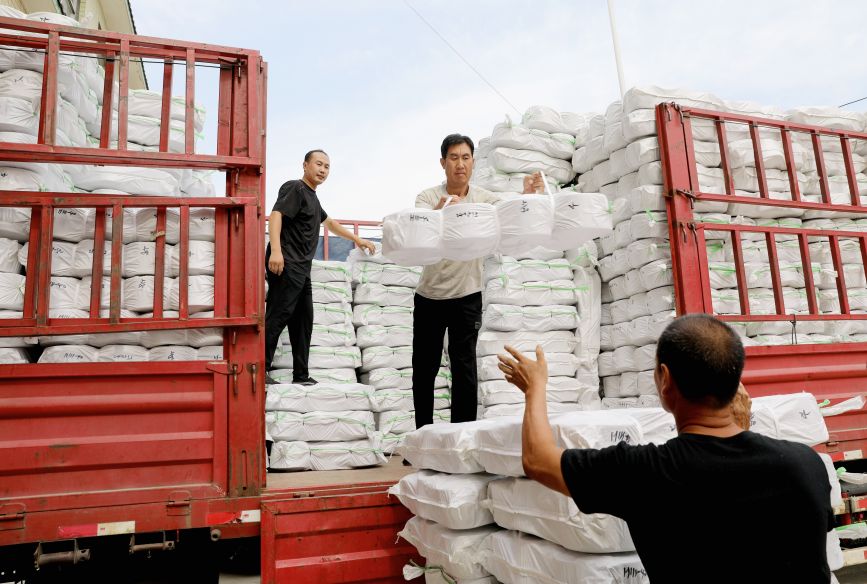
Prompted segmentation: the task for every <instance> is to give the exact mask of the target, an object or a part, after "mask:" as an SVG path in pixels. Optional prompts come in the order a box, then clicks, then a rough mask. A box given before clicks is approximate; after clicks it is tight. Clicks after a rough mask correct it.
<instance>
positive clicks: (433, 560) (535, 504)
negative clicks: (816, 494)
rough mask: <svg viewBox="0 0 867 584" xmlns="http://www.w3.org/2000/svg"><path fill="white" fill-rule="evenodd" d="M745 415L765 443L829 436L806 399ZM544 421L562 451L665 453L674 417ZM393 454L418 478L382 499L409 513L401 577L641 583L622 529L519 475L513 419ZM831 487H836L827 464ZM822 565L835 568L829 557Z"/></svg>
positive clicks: (452, 429)
mask: <svg viewBox="0 0 867 584" xmlns="http://www.w3.org/2000/svg"><path fill="white" fill-rule="evenodd" d="M801 412H809V413H808V415H806V416H803V415H801ZM753 418H754V426H753V428H752V429H753V430H754V431H756V432H759V433H762V434H765V435H768V436H771V437H774V438H779V439H786V440H793V441H797V442H800V443H803V444H808V445H815V444H818V443H821V442H823V441H825V440H827V437H828V432H827V428H826V427H825V423H824V420H823V419H822V416H821V414H820V413H819V410H818V406H817V405H816V401H815V399H814V398H813V396H812V395H810V394H806V393H801V394H791V395H784V396H771V397H764V398H756V399H755V400H754V401H753ZM551 422H552V428H553V431H554V436H555V439H556V441H557V442H558V445H559V446H560V447H562V448H602V447H605V446H609V445H611V444H613V443H616V442H620V441H622V442H627V443H630V444H650V443H652V444H662V443H664V442H666V441H668V440H669V439H671V438H672V437H673V436H674V435H675V433H676V429H675V424H674V419H673V417H672V416H671V415H670V414H668V413H667V412H665V411H663V410H662V409H660V408H646V409H638V408H635V409H629V410H620V411H611V410H603V411H596V412H573V413H570V414H564V415H560V416H554V417H553V418H552V420H551ZM401 452H402V453H403V454H404V456H405V457H406V458H407V459H408V460H409V461H411V462H412V464H413V466H415V467H416V468H418V469H419V471H418V472H416V473H414V474H411V475H407V476H406V477H404V478H403V479H402V480H401V481H400V482H399V483H398V484H397V485H395V486H394V487H392V489H391V490H390V492H391V493H392V494H394V495H396V496H397V497H398V498H399V499H400V500H401V502H402V503H403V504H404V505H405V506H406V507H407V508H409V510H410V511H412V513H413V514H414V515H415V517H413V518H412V519H410V521H409V522H408V523H407V524H406V527H405V528H404V530H403V531H402V532H401V534H400V535H401V536H402V537H403V538H404V539H406V540H407V541H409V542H410V543H412V544H413V545H414V546H415V547H416V549H417V550H418V551H419V553H420V554H421V555H422V556H423V557H424V558H425V560H426V565H425V566H423V567H414V568H409V567H408V568H407V574H408V575H409V576H416V575H421V574H422V573H424V575H425V576H426V580H427V581H428V582H458V583H460V582H473V583H475V582H486V583H487V582H498V581H501V582H519V581H525V580H526V579H528V578H529V579H531V580H532V581H543V582H587V581H594V582H596V581H599V582H612V581H619V580H617V578H615V577H613V576H612V574H613V573H617V574H627V575H628V577H627V578H626V579H625V580H628V581H630V582H633V581H634V582H647V581H648V580H647V575H646V573H645V571H644V569H643V566H642V565H641V561H640V560H639V558H638V556H637V554H635V552H634V549H635V548H634V545H633V542H632V539H631V537H630V534H629V530H628V528H627V525H626V523H625V522H623V521H622V520H621V519H618V518H616V517H613V516H609V515H604V514H592V515H588V514H585V513H582V512H581V511H580V510H579V509H578V508H577V506H576V505H575V503H574V502H573V501H572V499H571V498H570V497H566V496H564V495H561V494H560V493H557V492H555V491H553V490H549V489H547V488H546V487H543V486H542V485H541V484H539V483H537V482H535V481H533V480H530V479H528V478H525V476H524V472H523V465H522V460H521V421H520V420H519V419H515V418H511V419H502V418H501V419H492V420H480V421H478V422H471V423H467V424H460V425H455V426H452V425H446V426H432V427H426V428H423V429H421V430H419V431H417V432H414V433H413V434H410V435H409V436H408V437H407V438H406V440H405V442H404V444H403V446H402V447H401ZM825 462H826V465H828V464H829V459H826V460H825ZM829 479H832V485H833V484H834V483H836V476H835V473H834V472H833V465H831V466H830V468H829ZM837 499H838V501H837V502H839V497H837ZM833 500H834V491H833V490H832V501H833ZM828 549H829V558H835V557H839V556H840V551H839V544H838V543H837V542H836V540H835V538H834V537H833V534H831V535H830V536H829V543H828ZM831 566H832V569H836V568H839V567H840V564H837V563H834V561H833V560H832V562H831ZM527 581H529V580H527Z"/></svg>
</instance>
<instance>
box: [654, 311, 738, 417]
mask: <svg viewBox="0 0 867 584" xmlns="http://www.w3.org/2000/svg"><path fill="white" fill-rule="evenodd" d="M656 363H657V366H659V365H666V366H667V367H668V370H669V371H670V372H671V376H672V377H673V378H674V381H675V383H677V387H678V389H679V390H680V393H681V394H682V395H683V397H685V398H686V399H687V400H689V401H691V402H694V403H703V404H706V405H709V406H712V407H716V408H721V407H724V406H726V405H728V404H729V403H731V401H732V400H733V399H734V397H735V394H736V393H737V391H738V384H739V383H740V381H741V373H742V372H743V370H744V345H743V343H742V342H741V339H740V337H739V336H738V334H737V333H736V332H735V331H734V330H733V329H732V328H731V327H730V326H728V325H727V324H726V323H724V322H722V321H721V320H718V319H716V318H714V317H712V316H710V315H709V314H688V315H686V316H681V317H679V318H676V319H674V321H672V322H671V323H670V324H669V325H668V326H667V327H665V330H664V331H663V332H662V334H661V335H660V336H659V341H657V345H656Z"/></svg>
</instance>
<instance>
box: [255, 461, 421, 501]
mask: <svg viewBox="0 0 867 584" xmlns="http://www.w3.org/2000/svg"><path fill="white" fill-rule="evenodd" d="M402 461H403V459H402V458H401V457H400V456H393V457H391V458H390V459H389V461H388V463H387V464H385V465H383V466H376V467H371V468H356V469H349V470H311V471H304V472H268V476H267V483H266V487H265V496H266V497H270V496H272V495H277V494H279V493H281V492H285V491H294V490H297V489H308V488H309V489H311V490H319V489H323V488H334V487H345V486H349V485H353V486H354V485H366V484H381V483H390V484H393V483H396V482H397V481H399V480H400V479H401V478H403V477H404V476H406V475H408V474H409V473H411V472H414V470H415V469H413V468H412V467H411V466H403V464H401V463H402Z"/></svg>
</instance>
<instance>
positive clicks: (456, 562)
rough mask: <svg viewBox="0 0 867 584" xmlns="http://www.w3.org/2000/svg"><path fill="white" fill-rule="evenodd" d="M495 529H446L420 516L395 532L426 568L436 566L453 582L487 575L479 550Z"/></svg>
mask: <svg viewBox="0 0 867 584" xmlns="http://www.w3.org/2000/svg"><path fill="white" fill-rule="evenodd" d="M497 531H499V528H498V527H496V526H483V527H476V528H473V529H460V530H458V529H449V528H447V527H444V526H442V525H440V524H439V523H436V522H434V521H429V520H427V519H423V518H421V517H413V518H411V519H410V520H409V521H408V522H407V523H406V526H405V527H404V528H403V530H402V531H400V532H399V533H398V535H399V536H400V537H402V538H403V539H405V540H406V541H408V542H409V543H411V544H412V545H413V546H415V548H416V549H417V550H418V553H419V554H421V555H422V557H424V558H425V559H426V560H427V563H428V565H430V566H439V567H441V568H442V569H443V571H444V572H445V573H447V574H448V575H449V576H450V577H451V578H454V579H457V581H459V582H460V581H463V580H464V579H472V578H482V577H484V576H487V575H488V572H487V571H486V570H485V569H484V568H482V566H481V563H480V562H481V560H480V558H481V553H480V552H481V549H482V546H483V544H484V541H485V540H486V539H487V538H488V536H489V535H491V534H493V533H496V532H497Z"/></svg>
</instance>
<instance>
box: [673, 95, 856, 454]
mask: <svg viewBox="0 0 867 584" xmlns="http://www.w3.org/2000/svg"><path fill="white" fill-rule="evenodd" d="M656 119H657V127H658V129H659V145H660V155H661V159H662V166H663V175H664V183H665V188H664V193H665V196H666V197H667V201H666V205H667V210H668V221H669V235H670V240H671V254H672V263H673V277H674V287H675V296H676V303H677V312H678V314H687V313H694V312H705V313H710V314H713V313H714V305H713V298H712V289H711V284H710V276H709V269H708V267H709V266H708V254H707V247H706V240H705V232H706V231H714V232H717V233H719V232H724V233H727V234H728V235H727V236H728V237H729V242H730V245H731V249H732V252H733V257H734V266H735V275H736V278H737V283H738V286H737V288H738V295H739V304H740V314H735V315H732V314H727V315H720V318H722V319H723V320H727V321H737V322H759V321H787V322H791V323H792V324H793V327H796V326H797V323H798V322H804V321H852V320H864V319H867V314H865V313H857V312H853V311H851V310H850V308H849V302H848V296H847V294H848V292H847V291H848V287H847V283H846V280H845V274H844V269H843V261H842V258H841V250H840V244H841V239H845V240H850V239H851V240H856V241H857V242H858V245H859V247H860V252H861V260H862V262H863V263H864V265H865V266H867V233H864V232H857V231H842V230H841V231H836V230H820V229H807V228H786V227H764V226H748V225H738V224H728V225H726V224H722V225H721V224H717V223H706V222H701V221H700V220H696V218H695V216H694V205H695V203H696V202H698V201H715V202H723V203H729V204H734V203H738V204H746V205H764V206H768V207H788V208H797V209H805V210H814V211H838V212H846V213H850V214H851V213H857V214H864V217H867V206H864V205H862V201H861V198H860V195H861V193H859V185H858V181H857V177H856V173H855V168H854V165H853V162H852V142H853V141H855V140H867V134H863V133H858V132H851V131H843V130H832V129H829V128H827V127H821V126H809V125H803V124H795V123H790V122H787V121H780V120H771V119H765V118H757V117H751V116H744V115H737V114H729V113H721V112H717V111H707V110H701V109H695V108H688V107H681V106H678V105H677V104H673V103H665V104H660V105H659V106H657V110H656ZM694 123H698V124H703V125H704V126H705V128H707V127H708V126H711V127H713V128H715V130H716V138H717V141H718V143H719V150H720V159H721V166H722V171H723V177H724V182H725V192H724V193H710V192H703V191H702V188H701V186H700V184H699V178H698V176H699V175H698V171H697V166H696V155H695V148H694V144H693V124H694ZM744 126H746V128H748V130H749V137H750V140H751V141H752V149H753V154H754V163H755V168H756V178H757V182H758V187H759V189H758V190H759V196H758V197H748V196H743V195H739V194H736V192H735V187H734V181H733V179H732V168H731V163H730V160H731V156H730V152H729V149H728V139H727V130H730V129H731V128H733V127H740V128H743V127H744ZM769 135H770V136H771V137H772V138H774V139H779V140H780V141H781V143H782V147H783V151H784V154H785V161H786V167H787V169H786V172H787V175H788V182H789V192H788V195H789V196H788V197H787V198H785V199H779V198H771V196H770V191H769V188H768V181H767V173H766V170H765V165H764V157H763V155H762V139H765V140H767V139H768V137H769ZM796 139H797V140H798V141H799V142H806V143H808V144H810V145H811V147H812V154H813V156H815V165H816V169H817V174H818V179H819V186H820V191H821V201H820V202H810V201H808V200H805V198H804V196H803V195H802V194H801V189H800V186H799V178H798V172H797V170H798V169H797V168H796V165H795V157H794V155H793V146H792V145H793V142H794V141H795V140H796ZM823 139H825V140H829V139H830V140H834V141H836V142H837V143H838V144H839V145H840V151H841V153H842V156H843V160H844V164H845V169H846V174H847V179H848V187H849V197H848V200H846V201H845V202H839V201H836V200H834V201H832V196H831V190H830V187H829V181H828V173H827V172H826V163H825V158H824V153H823ZM747 233H753V234H755V233H759V234H761V235H762V236H763V239H764V243H765V246H766V248H767V252H768V261H769V264H770V277H771V282H772V286H773V294H774V300H775V309H776V310H775V311H774V313H773V314H754V313H751V311H750V301H749V297H748V292H747V290H748V285H747V278H746V274H745V271H744V255H743V246H742V237H743V236H744V234H747ZM779 235H786V236H789V237H790V238H795V239H796V240H797V242H798V248H799V252H800V260H801V266H802V268H803V270H802V271H803V277H804V284H805V288H806V296H807V303H808V307H809V310H808V311H807V313H806V314H797V315H794V316H793V315H791V314H786V306H785V299H784V295H783V287H782V284H781V278H780V264H779V260H778V251H777V245H778V242H777V236H779ZM815 241H827V242H828V246H829V247H830V254H831V258H832V262H833V269H834V271H835V272H836V276H837V281H836V288H837V294H838V300H839V306H840V310H839V312H837V313H828V312H825V313H822V312H820V310H819V305H818V302H817V295H816V284H815V282H814V278H813V269H812V262H811V258H810V246H809V244H810V243H813V242H815ZM860 286H864V283H861V284H860ZM743 381H744V385H746V387H747V389H748V390H749V391H750V393H751V394H754V395H767V394H774V393H789V392H792V391H809V392H811V393H813V394H814V395H815V396H816V397H817V398H818V399H819V400H824V399H829V400H831V401H832V402H837V401H840V400H841V399H844V398H849V397H852V396H854V395H867V344H865V343H835V344H830V345H818V344H792V345H785V346H758V347H747V362H746V368H745V371H744V376H743ZM826 422H827V425H828V430H829V432H830V441H829V442H828V443H827V444H825V445H823V446H820V447H818V450H820V451H825V452H828V453H829V454H831V456H832V458H834V459H835V460H843V459H844V457H845V458H847V459H855V458H858V459H860V458H863V453H864V452H867V412H865V411H864V410H863V409H862V410H858V411H853V412H849V413H847V414H843V415H839V416H833V417H829V418H826Z"/></svg>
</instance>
